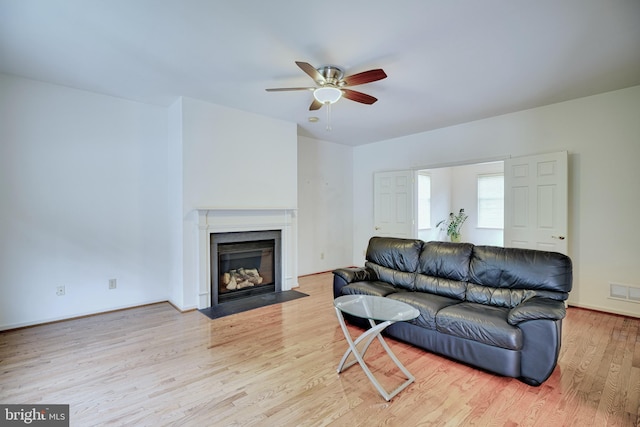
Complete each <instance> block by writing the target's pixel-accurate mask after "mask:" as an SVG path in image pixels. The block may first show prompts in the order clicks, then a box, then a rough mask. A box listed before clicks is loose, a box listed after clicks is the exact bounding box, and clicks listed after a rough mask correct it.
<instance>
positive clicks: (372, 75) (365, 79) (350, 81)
mask: <svg viewBox="0 0 640 427" xmlns="http://www.w3.org/2000/svg"><path fill="white" fill-rule="evenodd" d="M386 78H387V75H386V73H385V72H384V71H383V70H382V68H377V69H375V70H369V71H363V72H362V73H358V74H354V75H352V76H347V77H345V78H344V79H342V82H344V84H345V86H356V85H362V84H365V83H371V82H375V81H378V80H382V79H386Z"/></svg>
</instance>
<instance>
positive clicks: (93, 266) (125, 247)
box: [0, 75, 169, 329]
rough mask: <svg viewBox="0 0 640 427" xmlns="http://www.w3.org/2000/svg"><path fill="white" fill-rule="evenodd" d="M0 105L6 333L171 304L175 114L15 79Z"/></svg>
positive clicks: (3, 80) (4, 86)
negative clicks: (170, 163)
mask: <svg viewBox="0 0 640 427" xmlns="http://www.w3.org/2000/svg"><path fill="white" fill-rule="evenodd" d="M0 94H1V96H0V201H1V203H0V236H2V238H1V239H0V329H6V328H11V327H17V326H22V325H28V324H33V323H40V322H44V321H50V320H56V319H61V318H67V317H72V316H77V315H83V314H87V313H95V312H99V311H104V310H112V309H116V308H121V307H128V306H133V305H139V304H144V303H149V302H155V301H160V300H166V299H167V297H166V295H167V292H168V279H167V277H168V274H167V273H168V270H167V265H168V260H169V254H168V251H167V247H168V246H167V239H166V237H165V236H166V229H167V225H168V218H167V193H166V188H167V172H166V171H167V137H166V135H167V128H166V127H167V126H166V112H165V109H163V108H159V107H155V106H150V105H146V104H141V103H136V102H131V101H126V100H123V99H118V98H113V97H109V96H104V95H98V94H95V93H89V92H84V91H79V90H74V89H70V88H66V87H61V86H56V85H50V84H46V83H41V82H35V81H32V80H27V79H21V78H16V77H10V76H6V75H0ZM112 278H115V279H117V289H115V290H109V289H108V281H109V279H112ZM60 285H64V286H65V287H66V295H65V296H56V287H57V286H60Z"/></svg>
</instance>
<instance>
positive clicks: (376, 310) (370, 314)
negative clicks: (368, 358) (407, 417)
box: [333, 295, 420, 401]
mask: <svg viewBox="0 0 640 427" xmlns="http://www.w3.org/2000/svg"><path fill="white" fill-rule="evenodd" d="M333 305H334V307H335V309H336V314H337V316H338V321H339V322H340V326H341V327H342V332H343V333H344V337H345V338H346V339H347V342H348V343H349V348H348V349H347V351H346V352H345V353H344V356H342V360H341V361H340V364H339V365H338V373H342V372H343V371H345V370H346V369H347V368H349V367H351V366H353V365H355V364H356V363H359V364H360V366H361V367H362V369H363V370H364V372H365V374H367V377H368V378H369V380H370V381H371V382H372V383H373V385H374V386H375V387H376V389H377V390H378V391H379V392H380V394H381V395H382V397H384V398H385V400H386V401H390V400H391V399H392V398H393V397H394V396H395V395H397V394H398V393H400V392H401V391H402V390H404V389H405V388H407V386H408V385H409V384H411V383H412V382H413V381H414V380H415V378H414V376H413V375H411V373H410V372H409V371H408V370H407V368H405V367H404V365H403V364H402V363H400V361H399V360H398V358H397V357H396V356H395V354H393V352H392V351H391V349H390V348H389V346H388V345H387V343H386V342H385V340H384V338H383V337H382V335H380V334H381V333H382V331H384V330H385V329H386V328H387V327H388V326H389V325H391V324H393V323H395V322H404V321H407V320H412V319H415V318H416V317H418V315H419V314H420V313H419V312H418V310H417V309H415V308H413V307H411V306H410V305H409V304H406V303H404V302H401V301H397V300H393V299H389V298H384V297H377V296H371V295H343V296H341V297H338V298H336V299H335V300H334V301H333ZM343 313H347V314H350V315H352V316H356V317H361V318H363V319H368V320H369V324H370V325H371V328H370V329H368V330H366V331H365V332H364V333H363V334H362V335H360V336H359V337H358V338H357V339H356V340H355V341H354V340H353V339H352V338H351V334H350V333H349V330H348V329H347V325H346V323H345V321H344V316H343ZM376 321H378V322H381V323H376ZM375 338H378V341H380V344H381V345H382V347H383V348H384V350H385V351H386V352H387V354H388V355H389V357H390V358H391V360H392V361H393V363H395V364H396V366H397V367H398V369H400V371H402V373H403V374H404V375H405V377H406V378H407V380H406V381H405V382H403V383H402V384H400V386H398V387H397V388H396V389H395V390H393V391H391V392H387V391H386V390H385V389H384V388H383V387H382V385H381V384H380V383H379V382H378V380H377V379H376V377H375V376H374V375H373V373H372V372H371V370H370V369H369V367H368V366H367V364H366V363H365V361H364V355H365V353H366V352H367V349H368V348H369V345H371V342H372V341H373V340H374V339H375ZM361 343H362V346H361V348H362V349H361V350H358V345H359V344H361ZM352 354H353V356H354V358H355V360H352V361H351V362H349V363H346V362H347V359H348V358H349V356H350V355H352Z"/></svg>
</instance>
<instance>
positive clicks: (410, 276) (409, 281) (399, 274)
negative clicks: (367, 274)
mask: <svg viewBox="0 0 640 427" xmlns="http://www.w3.org/2000/svg"><path fill="white" fill-rule="evenodd" d="M364 265H365V267H366V268H367V270H370V271H372V272H373V273H374V274H375V276H376V279H378V280H380V281H382V282H387V283H391V284H392V285H394V286H397V287H400V288H402V289H406V290H409V291H412V290H414V289H415V277H416V275H415V273H409V272H406V271H398V270H394V269H392V268H388V267H383V266H381V265H378V264H375V263H373V262H369V261H367V262H366V263H365V264H364Z"/></svg>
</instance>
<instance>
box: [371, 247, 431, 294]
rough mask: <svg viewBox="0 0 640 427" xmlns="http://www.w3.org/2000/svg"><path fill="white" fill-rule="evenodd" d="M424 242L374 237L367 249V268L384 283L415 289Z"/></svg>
mask: <svg viewBox="0 0 640 427" xmlns="http://www.w3.org/2000/svg"><path fill="white" fill-rule="evenodd" d="M422 244H423V242H422V240H416V239H401V238H396V237H372V238H371V239H370V240H369V246H368V247H367V256H366V259H367V263H366V264H365V266H366V267H368V268H370V269H372V270H373V271H374V272H375V273H376V275H377V276H378V278H379V279H380V280H382V281H385V282H388V283H391V284H392V285H395V286H399V287H402V288H405V289H409V290H413V289H414V278H415V272H416V270H417V268H418V259H419V256H420V250H421V249H422Z"/></svg>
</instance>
